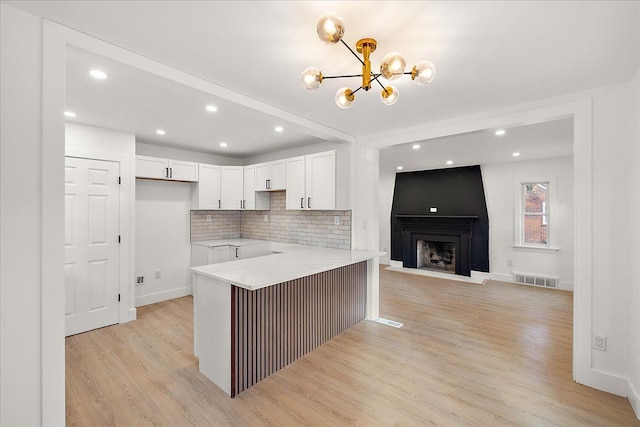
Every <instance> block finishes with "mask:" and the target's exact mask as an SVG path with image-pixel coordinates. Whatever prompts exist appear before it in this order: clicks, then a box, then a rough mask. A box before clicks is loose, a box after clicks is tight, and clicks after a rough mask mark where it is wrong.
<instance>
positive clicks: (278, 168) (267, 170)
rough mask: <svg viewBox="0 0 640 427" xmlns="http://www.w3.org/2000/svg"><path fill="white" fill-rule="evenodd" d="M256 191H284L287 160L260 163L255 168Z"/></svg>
mask: <svg viewBox="0 0 640 427" xmlns="http://www.w3.org/2000/svg"><path fill="white" fill-rule="evenodd" d="M255 168H256V176H255V186H256V187H255V190H256V191H276V190H284V189H285V187H286V180H285V177H286V165H285V160H276V161H273V162H267V163H260V164H258V165H256V166H255Z"/></svg>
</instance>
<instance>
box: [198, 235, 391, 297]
mask: <svg viewBox="0 0 640 427" xmlns="http://www.w3.org/2000/svg"><path fill="white" fill-rule="evenodd" d="M261 242H263V241H261ZM271 250H272V251H273V252H274V253H273V254H272V255H265V256H259V257H254V258H246V259H241V260H237V261H229V262H223V263H218V264H209V265H203V266H200V267H193V268H191V271H192V272H194V273H196V274H200V275H203V276H206V277H210V278H213V279H217V280H220V281H223V282H226V283H230V284H232V285H236V286H239V287H241V288H244V289H248V290H250V291H253V290H256V289H260V288H264V287H267V286H272V285H275V284H278V283H282V282H286V281H289V280H294V279H299V278H301V277H306V276H310V275H312V274H316V273H321V272H323V271H328V270H333V269H336V268H340V267H344V266H346V265H350V264H355V263H358V262H361V261H366V260H369V259H373V258H376V257H379V256H382V255H384V254H385V252H380V251H365V250H344V249H329V248H319V247H315V246H306V245H296V244H288V243H276V242H271Z"/></svg>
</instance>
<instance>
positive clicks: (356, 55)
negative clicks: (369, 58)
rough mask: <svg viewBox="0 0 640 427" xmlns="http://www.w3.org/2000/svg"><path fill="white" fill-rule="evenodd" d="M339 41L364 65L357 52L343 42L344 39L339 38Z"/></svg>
mask: <svg viewBox="0 0 640 427" xmlns="http://www.w3.org/2000/svg"><path fill="white" fill-rule="evenodd" d="M340 41H341V42H342V44H343V45H345V46H346V48H347V49H349V52H351V53H352V54H353V56H355V57H356V59H357V60H358V61H360V63H361V64H362V65H364V61H363V60H362V59H360V57H359V56H358V54H357V53H355V52H354V51H353V49H351V48H350V47H349V45H348V44H347V43H345V41H344V40H342V39H340Z"/></svg>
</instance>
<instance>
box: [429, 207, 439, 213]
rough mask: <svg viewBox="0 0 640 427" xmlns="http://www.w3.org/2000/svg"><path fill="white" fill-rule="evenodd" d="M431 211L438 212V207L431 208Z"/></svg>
mask: <svg viewBox="0 0 640 427" xmlns="http://www.w3.org/2000/svg"><path fill="white" fill-rule="evenodd" d="M429 212H431V213H436V212H438V208H429Z"/></svg>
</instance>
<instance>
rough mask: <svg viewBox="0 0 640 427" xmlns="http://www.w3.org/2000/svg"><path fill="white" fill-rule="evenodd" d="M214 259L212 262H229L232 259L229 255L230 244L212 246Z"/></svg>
mask: <svg viewBox="0 0 640 427" xmlns="http://www.w3.org/2000/svg"><path fill="white" fill-rule="evenodd" d="M212 252H213V259H212V260H211V264H217V263H219V262H227V261H229V260H230V257H229V246H216V247H214V248H212Z"/></svg>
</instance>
